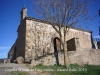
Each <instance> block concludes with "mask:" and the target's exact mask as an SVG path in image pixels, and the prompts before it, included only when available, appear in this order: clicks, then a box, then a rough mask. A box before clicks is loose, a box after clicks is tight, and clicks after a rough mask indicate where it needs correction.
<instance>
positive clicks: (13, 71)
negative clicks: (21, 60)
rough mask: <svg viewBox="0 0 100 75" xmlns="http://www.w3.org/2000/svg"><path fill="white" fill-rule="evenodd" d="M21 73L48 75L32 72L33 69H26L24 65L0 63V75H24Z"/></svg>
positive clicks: (26, 74)
mask: <svg viewBox="0 0 100 75" xmlns="http://www.w3.org/2000/svg"><path fill="white" fill-rule="evenodd" d="M18 71H19V72H20V74H19V72H18ZM21 73H25V75H50V74H48V73H42V72H40V71H34V69H32V68H31V67H28V66H27V65H26V64H15V63H5V64H4V63H0V75H24V74H21Z"/></svg>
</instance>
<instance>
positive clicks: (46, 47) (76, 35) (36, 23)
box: [10, 8, 99, 65]
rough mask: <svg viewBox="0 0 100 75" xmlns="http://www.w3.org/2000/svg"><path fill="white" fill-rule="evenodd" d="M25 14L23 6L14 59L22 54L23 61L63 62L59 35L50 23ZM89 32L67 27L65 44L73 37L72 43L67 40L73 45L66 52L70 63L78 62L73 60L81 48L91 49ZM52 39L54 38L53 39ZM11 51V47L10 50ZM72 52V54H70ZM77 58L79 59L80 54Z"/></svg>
mask: <svg viewBox="0 0 100 75" xmlns="http://www.w3.org/2000/svg"><path fill="white" fill-rule="evenodd" d="M26 15H27V9H26V8H23V9H22V11H21V22H20V25H19V27H18V30H17V32H18V38H17V40H16V42H15V46H14V47H16V48H13V49H16V52H15V59H16V58H17V57H19V56H22V57H23V58H24V60H25V62H30V61H32V63H34V64H35V65H36V64H44V65H53V64H56V63H59V64H63V50H62V47H60V46H59V45H60V40H59V35H58V34H57V32H56V31H55V29H54V28H53V27H52V24H51V23H50V22H47V21H44V20H39V19H35V18H31V17H27V16H26ZM62 28H63V27H62ZM62 34H63V31H62ZM91 34H92V33H91V32H90V31H85V30H81V29H76V28H71V29H69V32H68V33H67V36H66V39H67V40H66V45H67V43H68V41H69V40H71V39H74V42H73V40H72V42H73V44H72V43H71V42H69V45H67V46H69V47H72V46H73V45H74V46H75V48H73V51H72V50H69V52H68V53H69V60H70V62H71V63H79V62H75V61H76V60H74V58H77V56H78V53H80V54H81V50H84V49H85V51H84V52H85V53H86V52H87V51H88V50H91V49H92V41H91ZM62 37H63V36H62ZM54 39H56V40H55V41H54ZM55 43H56V44H55ZM71 44H72V45H71ZM58 46H59V47H58ZM55 47H57V50H58V49H59V52H58V51H55ZM68 49H72V48H68ZM11 51H12V49H11V50H10V52H11ZM73 53H74V55H71V54H73ZM75 53H76V54H75ZM56 55H57V56H56ZM75 55H76V56H75ZM79 58H80V59H81V56H80V57H79ZM94 58H95V57H94ZM82 59H83V58H82ZM80 61H81V60H80ZM51 62H52V63H51ZM86 62H88V61H86ZM82 63H83V62H82ZM97 64H99V63H97Z"/></svg>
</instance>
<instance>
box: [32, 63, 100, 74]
mask: <svg viewBox="0 0 100 75" xmlns="http://www.w3.org/2000/svg"><path fill="white" fill-rule="evenodd" d="M34 69H37V70H41V71H42V72H49V73H50V75H100V65H98V66H95V65H84V66H79V65H78V64H71V65H70V68H66V67H65V66H64V65H60V66H58V65H56V64H55V65H54V66H43V65H42V64H39V65H37V66H35V67H34Z"/></svg>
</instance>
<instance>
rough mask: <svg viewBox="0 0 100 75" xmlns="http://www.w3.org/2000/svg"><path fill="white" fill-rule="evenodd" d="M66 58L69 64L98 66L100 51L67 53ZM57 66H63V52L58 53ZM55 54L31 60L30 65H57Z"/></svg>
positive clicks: (99, 63)
mask: <svg viewBox="0 0 100 75" xmlns="http://www.w3.org/2000/svg"><path fill="white" fill-rule="evenodd" d="M68 58H69V61H70V64H74V63H77V64H79V65H84V64H90V65H100V50H77V51H69V52H68ZM58 59H59V64H62V65H63V64H64V56H63V51H60V52H58ZM56 61H57V60H56V57H55V54H54V53H52V54H49V55H46V56H42V57H39V58H37V59H36V60H35V61H34V60H33V62H32V65H34V66H35V65H38V64H43V65H46V66H49V65H54V64H57V62H56Z"/></svg>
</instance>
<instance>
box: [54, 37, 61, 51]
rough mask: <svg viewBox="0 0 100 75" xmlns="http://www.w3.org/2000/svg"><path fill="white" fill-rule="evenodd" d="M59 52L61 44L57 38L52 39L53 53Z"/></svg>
mask: <svg viewBox="0 0 100 75" xmlns="http://www.w3.org/2000/svg"><path fill="white" fill-rule="evenodd" d="M59 50H61V43H60V39H59V38H58V37H55V38H54V52H57V51H59Z"/></svg>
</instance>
